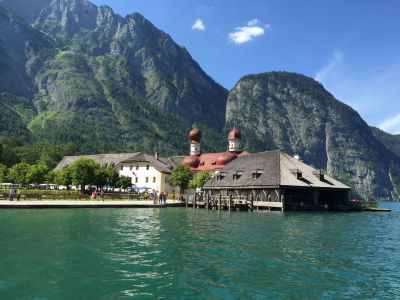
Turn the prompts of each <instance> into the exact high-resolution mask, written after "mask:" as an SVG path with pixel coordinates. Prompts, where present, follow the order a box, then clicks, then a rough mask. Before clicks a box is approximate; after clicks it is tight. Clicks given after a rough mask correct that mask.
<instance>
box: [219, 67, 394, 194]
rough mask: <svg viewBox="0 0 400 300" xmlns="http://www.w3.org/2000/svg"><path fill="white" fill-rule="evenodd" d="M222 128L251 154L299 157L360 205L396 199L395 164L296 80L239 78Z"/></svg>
mask: <svg viewBox="0 0 400 300" xmlns="http://www.w3.org/2000/svg"><path fill="white" fill-rule="evenodd" d="M226 119H227V127H228V128H229V127H230V126H231V125H232V124H236V126H238V127H239V128H240V129H241V130H242V136H243V138H244V143H245V146H246V147H247V148H249V149H250V150H252V151H255V150H261V149H263V150H267V149H272V148H280V149H284V150H285V151H286V152H288V153H290V154H300V156H301V157H302V159H303V160H304V161H305V162H306V163H309V164H311V165H313V166H315V167H316V168H319V169H323V170H326V172H327V173H328V174H329V175H331V176H334V177H337V178H340V179H342V180H343V181H344V182H346V183H348V184H349V185H350V186H352V187H354V191H355V193H356V195H357V196H360V197H363V198H365V199H390V198H397V199H398V198H399V196H400V193H399V192H400V176H399V170H400V159H399V157H397V156H396V155H395V154H394V153H393V152H391V151H389V150H388V149H387V148H386V147H385V146H384V144H382V143H381V142H380V141H379V140H378V139H376V138H375V136H374V134H373V133H372V131H371V129H370V127H369V126H368V125H367V124H366V123H365V122H364V121H363V120H362V119H361V117H360V116H359V114H358V113H357V112H356V111H354V110H353V109H352V108H350V107H349V106H347V105H345V104H343V103H341V102H339V101H338V100H336V99H335V98H334V97H333V96H332V95H331V94H330V93H328V92H327V91H326V90H325V89H324V88H323V86H322V85H321V84H319V83H318V82H316V81H314V80H312V79H311V78H307V77H305V76H302V75H298V74H292V73H285V72H271V73H265V74H259V75H250V76H246V77H244V78H242V79H241V80H240V81H239V82H238V83H237V84H236V85H235V87H234V88H233V90H232V91H231V93H230V94H229V97H228V102H227V110H226Z"/></svg>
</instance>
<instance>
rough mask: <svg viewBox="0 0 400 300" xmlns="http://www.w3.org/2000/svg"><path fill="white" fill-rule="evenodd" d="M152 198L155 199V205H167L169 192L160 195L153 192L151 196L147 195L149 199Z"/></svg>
mask: <svg viewBox="0 0 400 300" xmlns="http://www.w3.org/2000/svg"><path fill="white" fill-rule="evenodd" d="M146 193H147V192H146ZM150 196H151V198H152V199H153V203H154V204H164V205H165V204H167V199H168V192H161V193H158V192H157V191H156V190H153V191H152V192H151V195H150V194H148V193H147V198H149V197H150Z"/></svg>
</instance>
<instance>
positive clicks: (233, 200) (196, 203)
mask: <svg viewBox="0 0 400 300" xmlns="http://www.w3.org/2000/svg"><path fill="white" fill-rule="evenodd" d="M186 207H193V208H205V209H216V210H229V211H231V210H249V211H253V210H269V211H281V212H283V211H284V205H283V202H271V201H254V200H253V197H252V196H249V197H245V196H233V195H229V196H222V195H216V196H209V195H206V196H204V197H199V196H198V195H191V196H189V197H188V200H187V202H186Z"/></svg>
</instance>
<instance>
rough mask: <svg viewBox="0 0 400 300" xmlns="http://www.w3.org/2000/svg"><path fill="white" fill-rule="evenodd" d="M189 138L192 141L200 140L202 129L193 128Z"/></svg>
mask: <svg viewBox="0 0 400 300" xmlns="http://www.w3.org/2000/svg"><path fill="white" fill-rule="evenodd" d="M189 139H190V140H191V141H196V142H200V139H201V131H200V129H198V128H193V129H192V130H190V132H189Z"/></svg>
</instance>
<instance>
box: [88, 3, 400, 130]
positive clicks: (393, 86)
mask: <svg viewBox="0 0 400 300" xmlns="http://www.w3.org/2000/svg"><path fill="white" fill-rule="evenodd" d="M92 2H93V3H94V4H96V5H108V6H110V7H111V8H113V10H114V11H115V12H116V13H119V14H121V15H123V16H125V15H127V14H129V13H132V12H139V13H140V14H142V15H143V16H144V17H145V18H147V19H148V20H150V21H151V22H152V23H153V24H154V25H155V26H156V27H158V28H159V29H161V30H163V31H165V32H166V33H168V34H169V35H171V37H172V38H173V39H174V40H175V42H177V43H178V44H179V45H181V46H184V47H185V48H187V49H188V51H189V52H190V54H191V55H192V57H193V58H194V59H195V60H196V61H197V62H198V63H199V64H200V66H201V67H202V68H203V69H204V70H205V71H206V72H207V73H208V74H209V75H210V76H211V77H212V78H213V79H214V80H215V81H217V82H218V83H220V84H221V85H223V86H224V87H226V88H227V89H229V90H230V89H232V88H233V86H234V85H235V83H236V82H237V81H238V80H239V79H240V78H241V77H243V76H245V75H248V74H255V73H262V72H268V71H289V72H296V73H301V74H304V75H307V76H309V77H312V78H314V79H315V80H318V81H319V82H321V83H322V84H323V85H324V87H325V88H326V89H327V90H328V91H329V92H330V93H331V94H333V95H334V96H335V97H336V98H337V99H338V100H340V101H342V102H344V103H346V104H348V105H350V106H351V107H353V108H354V109H355V110H357V111H358V113H359V114H360V115H361V117H362V118H363V119H364V120H365V121H366V122H367V123H368V124H369V125H371V126H376V127H379V128H381V129H382V130H384V131H386V132H389V133H392V134H400V1H398V0H351V1H348V0H302V1H298V0H290V1H289V0H274V1H270V0H246V1H242V0H196V1H195V0H92Z"/></svg>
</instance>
